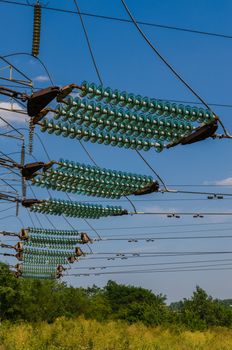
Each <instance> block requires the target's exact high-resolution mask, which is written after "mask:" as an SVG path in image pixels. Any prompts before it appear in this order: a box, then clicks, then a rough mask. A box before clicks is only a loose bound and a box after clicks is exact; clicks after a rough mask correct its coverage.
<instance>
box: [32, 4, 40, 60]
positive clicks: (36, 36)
mask: <svg viewBox="0 0 232 350" xmlns="http://www.w3.org/2000/svg"><path fill="white" fill-rule="evenodd" d="M40 30H41V5H40V4H39V3H38V2H37V4H35V5H34V20H33V40H32V55H33V56H38V54H39V48H40Z"/></svg>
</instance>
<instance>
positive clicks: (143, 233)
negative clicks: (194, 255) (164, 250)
mask: <svg viewBox="0 0 232 350" xmlns="http://www.w3.org/2000/svg"><path fill="white" fill-rule="evenodd" d="M170 226H171V225H170ZM177 226H178V225H177ZM193 226H195V225H193ZM219 230H220V232H222V231H223V232H225V231H231V232H232V227H231V228H224V229H223V228H218V229H206V230H188V231H185V230H184V231H180V230H178V231H166V232H146V233H145V232H142V233H134V232H133V233H132V237H136V236H138V235H159V234H161V235H165V234H176V233H179V234H180V233H200V232H218V231H219ZM127 234H128V235H129V234H130V233H128V232H127ZM115 236H116V238H118V237H120V234H119V235H110V236H107V237H104V238H115ZM218 237H220V236H218ZM104 238H103V240H104ZM123 238H124V235H123ZM154 239H156V238H154Z"/></svg>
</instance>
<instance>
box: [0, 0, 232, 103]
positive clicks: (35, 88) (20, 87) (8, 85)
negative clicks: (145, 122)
mask: <svg viewBox="0 0 232 350" xmlns="http://www.w3.org/2000/svg"><path fill="white" fill-rule="evenodd" d="M0 2H1V0H0ZM0 79H1V77H0ZM1 86H4V87H11V88H15V89H31V87H29V86H28V87H27V86H21V85H14V84H1ZM40 89H41V88H39V87H33V90H40ZM157 100H160V101H165V100H166V98H161V97H159V98H157ZM168 101H169V102H177V103H185V104H192V105H194V104H195V105H202V103H201V102H198V101H187V100H170V99H168ZM208 104H209V105H210V106H215V107H224V108H232V105H231V104H229V103H224V104H223V103H216V102H208Z"/></svg>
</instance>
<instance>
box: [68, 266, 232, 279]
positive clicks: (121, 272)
mask: <svg viewBox="0 0 232 350" xmlns="http://www.w3.org/2000/svg"><path fill="white" fill-rule="evenodd" d="M210 266H213V265H206V266H196V267H194V268H191V269H190V268H189V269H188V268H186V269H184V268H181V269H179V268H177V269H174V268H173V269H151V270H128V271H111V272H96V273H94V272H93V273H77V274H68V275H66V276H67V277H69V276H76V277H79V276H98V275H115V274H120V275H121V274H130V273H132V274H134V273H135V274H138V273H142V274H146V273H165V272H166V273H167V272H168V273H170V272H194V271H195V272H197V271H199V272H202V271H225V270H229V271H231V270H232V267H229V268H227V267H219V268H217V266H220V265H216V267H213V268H210ZM223 266H224V265H223Z"/></svg>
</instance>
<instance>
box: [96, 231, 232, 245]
mask: <svg viewBox="0 0 232 350" xmlns="http://www.w3.org/2000/svg"><path fill="white" fill-rule="evenodd" d="M230 231H231V229H230ZM143 234H144V233H143ZM229 238H232V235H227V236H224V235H221V236H220V235H215V236H211V235H210V236H177V237H160V236H159V237H154V238H152V241H153V242H155V241H160V240H186V239H190V240H194V239H229ZM101 240H102V241H103V242H104V241H106V242H107V241H127V242H134V241H136V242H137V241H148V242H151V238H150V237H139V238H136V240H135V239H134V237H133V236H132V237H124V238H118V237H114V238H109V237H106V238H102V239H101Z"/></svg>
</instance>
